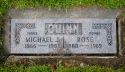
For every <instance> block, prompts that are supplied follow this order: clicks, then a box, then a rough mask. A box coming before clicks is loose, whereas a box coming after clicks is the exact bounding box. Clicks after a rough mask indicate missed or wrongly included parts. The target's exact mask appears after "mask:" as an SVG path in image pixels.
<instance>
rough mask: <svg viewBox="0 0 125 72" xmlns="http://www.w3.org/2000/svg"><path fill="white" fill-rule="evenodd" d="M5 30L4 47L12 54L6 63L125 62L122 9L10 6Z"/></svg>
mask: <svg viewBox="0 0 125 72" xmlns="http://www.w3.org/2000/svg"><path fill="white" fill-rule="evenodd" d="M120 15H121V16H120ZM5 31H6V32H5V43H4V46H5V49H6V52H7V53H9V54H10V55H11V56H9V58H8V59H7V61H6V62H7V63H10V64H11V63H12V64H13V63H14V62H16V64H17V63H20V64H23V63H24V62H25V61H26V62H25V63H28V64H29V63H31V64H32V62H33V63H36V64H47V63H49V64H56V65H58V64H59V63H61V64H63V65H68V66H74V65H75V66H80V65H81V64H84V63H85V64H86V63H87V64H98V65H103V66H106V67H108V66H113V67H117V66H118V67H119V66H121V65H123V63H124V61H125V57H124V56H125V39H124V38H125V17H124V16H122V14H121V10H112V9H100V8H95V7H94V8H83V9H82V8H77V9H69V10H67V11H64V10H51V11H50V10H47V9H26V10H16V9H11V10H9V11H8V19H7V21H6V26H5ZM53 54H54V55H56V56H53ZM60 54H61V55H60ZM45 55H47V56H45ZM65 55H67V56H65ZM69 55H71V56H69ZM31 64H30V65H31Z"/></svg>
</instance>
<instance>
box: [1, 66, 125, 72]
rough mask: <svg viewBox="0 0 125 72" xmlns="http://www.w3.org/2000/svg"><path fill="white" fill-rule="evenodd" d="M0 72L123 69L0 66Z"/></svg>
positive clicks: (119, 71)
mask: <svg viewBox="0 0 125 72" xmlns="http://www.w3.org/2000/svg"><path fill="white" fill-rule="evenodd" d="M0 72H124V69H122V68H121V69H116V70H115V69H113V68H104V67H100V66H86V67H64V66H58V67H57V69H52V68H51V67H50V66H49V65H48V66H45V65H42V66H41V65H36V66H29V67H24V66H1V67H0Z"/></svg>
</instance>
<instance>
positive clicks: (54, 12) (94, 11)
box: [8, 7, 121, 19]
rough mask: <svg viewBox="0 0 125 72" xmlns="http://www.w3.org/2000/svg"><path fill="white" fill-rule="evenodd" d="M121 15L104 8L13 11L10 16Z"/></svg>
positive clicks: (75, 16)
mask: <svg viewBox="0 0 125 72" xmlns="http://www.w3.org/2000/svg"><path fill="white" fill-rule="evenodd" d="M120 13H121V11H120V10H117V9H104V8H97V7H91V8H74V9H69V10H48V9H45V8H38V9H11V10H9V13H8V14H9V16H10V17H11V18H16V19H20V18H30V19H35V18H102V19H103V18H116V17H117V16H118V15H119V14H120Z"/></svg>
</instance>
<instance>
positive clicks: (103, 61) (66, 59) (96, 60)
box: [5, 55, 125, 68]
mask: <svg viewBox="0 0 125 72" xmlns="http://www.w3.org/2000/svg"><path fill="white" fill-rule="evenodd" d="M124 63H125V57H115V56H108V57H107V56H106V57H105V56H104V57H99V56H98V57H96V56H92V57H90V56H89V57H88V56H16V55H11V56H9V57H8V58H7V60H6V62H5V64H6V65H12V64H15V65H24V66H30V65H48V64H50V65H59V64H61V65H63V66H65V67H74V66H85V65H101V66H104V67H114V68H118V67H125V64H124Z"/></svg>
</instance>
